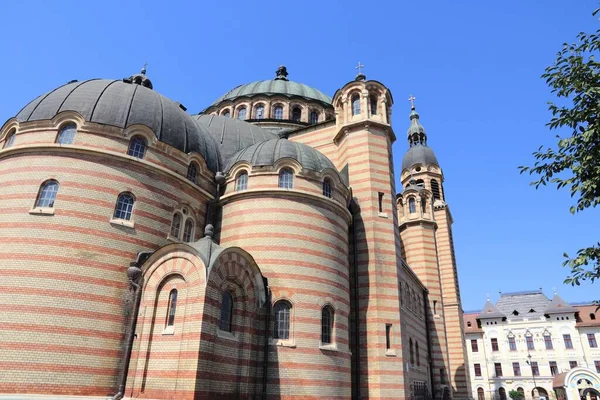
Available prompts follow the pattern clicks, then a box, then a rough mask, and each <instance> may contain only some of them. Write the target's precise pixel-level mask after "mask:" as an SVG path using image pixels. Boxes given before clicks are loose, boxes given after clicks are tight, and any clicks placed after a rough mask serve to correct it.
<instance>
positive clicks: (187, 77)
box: [0, 0, 600, 310]
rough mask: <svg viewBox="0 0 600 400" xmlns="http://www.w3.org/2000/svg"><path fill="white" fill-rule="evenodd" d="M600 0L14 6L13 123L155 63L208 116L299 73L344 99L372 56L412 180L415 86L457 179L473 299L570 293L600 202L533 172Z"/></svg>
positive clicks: (0, 19) (2, 77)
mask: <svg viewBox="0 0 600 400" xmlns="http://www.w3.org/2000/svg"><path fill="white" fill-rule="evenodd" d="M597 6H598V5H597V3H595V2H592V1H588V0H585V1H564V0H562V1H558V0H552V1H544V2H539V1H517V0H506V1H502V2H488V1H481V0H470V1H464V0H463V1H452V2H450V1H442V0H440V1H411V2H407V1H398V0H391V1H377V0H371V1H365V0H363V1H349V0H340V1H312V0H309V1H302V2H288V1H259V2H256V1H255V2H248V1H243V2H242V1H236V0H233V1H210V2H207V1H190V2H183V1H152V0H146V1H139V2H125V1H102V2H97V1H95V2H84V1H69V2H68V1H55V2H48V1H19V2H17V1H12V2H11V1H8V2H3V3H2V12H0V51H1V52H2V62H0V120H1V121H0V124H1V123H3V122H4V121H5V120H6V119H8V118H10V117H12V116H13V115H15V113H16V112H17V111H18V110H19V109H20V108H21V107H22V106H23V105H25V104H26V103H27V102H28V101H30V100H32V99H33V98H34V97H36V96H38V95H39V94H41V93H43V92H45V91H48V90H50V89H53V88H54V87H56V86H58V85H61V84H63V83H66V82H67V81H69V80H72V79H80V80H81V79H88V78H96V77H102V78H117V79H118V78H122V77H125V76H129V75H130V74H132V73H136V72H138V71H139V70H140V67H141V66H142V64H143V63H144V62H145V61H147V62H148V75H149V77H150V78H151V79H152V81H153V83H154V87H155V89H156V90H158V91H159V92H161V93H163V94H164V95H166V96H167V97H170V98H172V99H173V100H177V101H180V102H181V103H183V104H184V105H185V106H186V107H188V111H190V112H193V113H196V112H198V111H200V110H201V109H203V108H204V107H206V106H208V105H209V104H210V103H212V101H214V100H215V99H216V98H217V97H219V96H220V95H221V94H223V93H225V92H226V91H227V90H229V89H231V88H232V87H234V86H237V85H240V84H242V83H246V82H250V81H254V80H259V79H269V78H271V77H273V76H274V71H275V69H276V68H277V66H278V65H280V64H285V65H286V66H287V67H288V71H289V73H290V79H292V80H295V81H298V82H302V83H306V84H308V85H311V86H314V87H316V88H318V89H320V90H322V91H323V92H325V93H327V94H329V95H333V93H334V92H335V90H336V89H337V88H339V87H341V86H343V85H344V84H345V83H346V82H347V81H349V80H351V79H353V78H354V76H355V74H356V70H355V68H354V67H355V65H356V64H357V62H358V61H361V62H362V63H363V64H365V65H366V68H365V73H366V75H367V78H370V79H376V80H378V81H380V82H383V83H384V84H385V85H387V86H388V87H389V88H390V89H391V91H392V93H393V95H394V99H395V106H394V110H393V125H394V129H395V132H396V135H397V137H398V140H397V142H396V143H395V144H394V152H395V163H396V167H397V168H396V171H397V175H399V172H400V170H399V164H400V162H401V159H402V155H403V154H404V152H405V151H406V148H407V142H406V139H405V132H406V128H407V127H408V113H409V111H410V109H409V103H408V101H407V98H408V95H409V94H410V93H413V94H414V95H415V96H416V97H417V101H416V105H417V110H418V111H419V113H420V114H421V122H422V123H423V125H424V126H425V128H426V130H427V133H428V135H429V144H430V146H431V147H433V149H434V150H435V153H436V155H437V157H438V159H439V161H440V163H441V165H442V168H443V170H444V174H445V179H446V181H445V189H446V196H447V201H448V202H449V204H450V207H451V210H452V214H453V216H454V221H455V222H454V239H455V244H456V256H457V261H458V268H459V275H460V286H461V292H462V300H463V307H464V308H465V310H469V309H476V308H481V307H482V306H483V304H484V302H485V298H486V293H489V294H490V295H491V297H492V300H495V299H497V297H498V291H499V290H501V291H503V292H509V291H519V290H528V289H537V288H539V287H543V289H544V292H545V293H546V294H547V295H551V294H552V288H553V287H556V288H557V290H558V292H559V294H561V295H562V296H563V297H564V298H565V299H566V300H567V301H584V300H592V299H597V298H600V295H598V292H599V290H600V282H599V283H597V284H595V285H590V284H586V285H584V286H582V287H579V288H571V287H570V286H566V285H564V284H563V283H562V282H563V280H564V278H565V276H566V275H567V272H568V271H567V270H566V269H564V268H562V267H561V263H562V261H563V257H562V254H563V252H565V251H566V252H568V253H570V254H572V253H574V252H575V251H576V250H577V249H578V248H579V247H583V246H588V245H592V244H594V243H595V242H597V241H598V239H599V238H598V217H599V214H598V210H588V211H585V212H583V213H581V214H580V215H576V216H572V215H571V214H570V213H569V206H570V205H571V204H572V200H571V198H570V197H569V194H568V192H567V191H557V190H556V189H554V188H546V189H543V190H538V191H536V190H534V189H533V188H532V187H530V186H529V181H530V179H529V177H528V176H521V175H519V172H518V170H517V166H519V165H522V164H527V163H532V157H531V152H532V151H534V150H535V149H536V148H537V147H538V146H539V145H540V144H551V143H553V141H554V139H553V138H554V133H553V132H550V131H548V129H547V128H546V127H545V123H546V122H547V121H548V120H549V119H550V113H549V112H548V111H547V106H546V102H547V101H548V100H550V99H551V95H550V93H549V90H548V88H547V87H546V85H545V83H544V82H543V80H542V79H540V75H541V74H542V73H543V71H544V68H545V67H546V66H547V65H549V64H551V63H552V61H553V60H554V58H555V54H556V52H558V50H560V47H561V43H563V42H565V41H572V40H574V38H575V35H576V34H577V33H578V32H579V31H588V32H589V31H593V30H596V29H597V28H598V26H599V24H598V21H597V20H595V19H594V18H592V16H591V13H592V11H593V9H594V8H596V7H597Z"/></svg>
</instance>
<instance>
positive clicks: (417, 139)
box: [408, 94, 427, 147]
mask: <svg viewBox="0 0 600 400" xmlns="http://www.w3.org/2000/svg"><path fill="white" fill-rule="evenodd" d="M416 99H417V98H416V97H415V96H413V95H412V94H411V95H410V97H409V98H408V101H410V127H409V128H408V144H409V145H410V147H413V146H417V145H422V146H427V134H426V133H425V128H423V125H421V123H420V122H419V113H417V110H416V108H415V100H416Z"/></svg>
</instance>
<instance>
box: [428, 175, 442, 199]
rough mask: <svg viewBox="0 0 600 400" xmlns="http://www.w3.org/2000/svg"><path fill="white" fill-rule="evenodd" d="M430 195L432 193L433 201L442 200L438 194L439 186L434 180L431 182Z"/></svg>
mask: <svg viewBox="0 0 600 400" xmlns="http://www.w3.org/2000/svg"><path fill="white" fill-rule="evenodd" d="M431 193H433V198H434V199H435V200H441V199H442V196H441V193H440V185H439V183H438V181H436V180H435V179H432V180H431Z"/></svg>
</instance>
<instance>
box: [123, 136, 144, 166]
mask: <svg viewBox="0 0 600 400" xmlns="http://www.w3.org/2000/svg"><path fill="white" fill-rule="evenodd" d="M147 151H148V140H146V138H145V137H144V136H142V135H133V136H132V137H131V139H130V140H129V145H128V146H127V155H128V156H131V157H134V158H137V159H139V160H143V159H144V157H145V156H146V152H147Z"/></svg>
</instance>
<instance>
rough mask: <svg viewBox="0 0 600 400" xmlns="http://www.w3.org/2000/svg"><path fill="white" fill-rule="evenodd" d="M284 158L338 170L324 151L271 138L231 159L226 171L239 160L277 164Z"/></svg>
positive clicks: (260, 164) (319, 168)
mask: <svg viewBox="0 0 600 400" xmlns="http://www.w3.org/2000/svg"><path fill="white" fill-rule="evenodd" d="M282 158H293V159H294V160H296V161H298V162H299V163H300V165H301V166H302V168H305V169H308V170H312V171H316V172H321V171H323V170H324V169H332V170H334V171H337V170H336V168H335V166H334V165H333V163H332V162H331V160H329V158H327V157H326V156H325V155H323V153H321V152H320V151H318V150H315V149H313V148H312V147H310V146H307V145H305V144H302V143H297V142H292V141H291V140H287V139H271V140H267V141H264V142H261V143H257V144H255V145H252V146H250V147H248V148H246V149H244V150H242V151H240V152H238V153H237V154H235V155H234V156H233V157H231V158H230V159H229V162H228V163H227V166H226V167H225V172H227V171H229V170H230V169H231V167H233V165H234V164H236V163H237V162H239V161H246V162H247V163H249V164H250V165H252V166H253V167H264V166H270V165H275V163H276V162H277V161H279V160H281V159H282Z"/></svg>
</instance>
